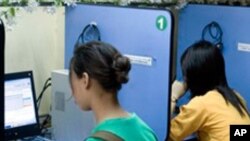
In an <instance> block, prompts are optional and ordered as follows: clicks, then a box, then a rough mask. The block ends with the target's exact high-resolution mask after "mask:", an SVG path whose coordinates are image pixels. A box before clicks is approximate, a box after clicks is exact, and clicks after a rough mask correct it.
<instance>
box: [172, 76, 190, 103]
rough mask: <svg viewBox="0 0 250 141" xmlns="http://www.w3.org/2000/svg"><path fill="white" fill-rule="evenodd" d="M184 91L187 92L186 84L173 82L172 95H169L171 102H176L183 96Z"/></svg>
mask: <svg viewBox="0 0 250 141" xmlns="http://www.w3.org/2000/svg"><path fill="white" fill-rule="evenodd" d="M186 90H187V85H186V83H184V82H181V81H178V80H175V81H174V83H173V84H172V93H171V96H172V97H171V98H172V100H174V101H176V100H178V99H179V98H180V97H182V96H183V95H184V94H185V92H186Z"/></svg>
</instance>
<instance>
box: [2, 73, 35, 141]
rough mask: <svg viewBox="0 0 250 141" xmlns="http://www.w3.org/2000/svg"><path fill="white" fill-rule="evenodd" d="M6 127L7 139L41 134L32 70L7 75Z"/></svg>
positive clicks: (5, 86) (5, 90) (5, 85)
mask: <svg viewBox="0 0 250 141" xmlns="http://www.w3.org/2000/svg"><path fill="white" fill-rule="evenodd" d="M4 88H5V89H4V97H5V104H4V112H5V113H4V129H5V137H6V139H16V138H21V137H26V136H30V135H36V134H39V120H38V114H37V107H36V100H35V99H36V97H35V91H34V84H33V77H32V72H30V71H29V72H18V73H11V74H6V75H5V81H4Z"/></svg>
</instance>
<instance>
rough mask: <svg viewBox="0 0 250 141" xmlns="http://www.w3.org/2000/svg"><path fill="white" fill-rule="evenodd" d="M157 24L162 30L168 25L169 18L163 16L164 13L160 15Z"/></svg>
mask: <svg viewBox="0 0 250 141" xmlns="http://www.w3.org/2000/svg"><path fill="white" fill-rule="evenodd" d="M155 24H156V27H157V29H158V30H160V31H163V30H165V29H166V27H167V19H166V17H165V16H162V15H160V16H158V17H157V19H156V23H155Z"/></svg>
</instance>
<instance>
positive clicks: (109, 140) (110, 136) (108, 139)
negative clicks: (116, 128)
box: [89, 130, 124, 141]
mask: <svg viewBox="0 0 250 141" xmlns="http://www.w3.org/2000/svg"><path fill="white" fill-rule="evenodd" d="M89 138H96V139H102V140H104V141H124V139H122V138H121V137H119V136H117V135H116V134H114V133H111V132H109V131H104V130H102V131H97V132H95V133H94V134H93V135H91V136H90V137H89Z"/></svg>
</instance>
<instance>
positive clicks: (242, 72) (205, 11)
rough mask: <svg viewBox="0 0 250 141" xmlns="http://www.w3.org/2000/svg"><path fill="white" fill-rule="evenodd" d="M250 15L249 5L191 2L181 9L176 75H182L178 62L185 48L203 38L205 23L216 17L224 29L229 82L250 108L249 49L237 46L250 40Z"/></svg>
mask: <svg viewBox="0 0 250 141" xmlns="http://www.w3.org/2000/svg"><path fill="white" fill-rule="evenodd" d="M249 15H250V8H249V7H230V6H211V5H188V6H187V7H186V8H184V9H182V10H181V11H180V13H179V29H178V30H179V35H178V48H179V49H178V55H177V56H178V60H177V61H178V65H177V66H178V68H177V70H178V71H177V75H178V76H177V78H179V79H180V78H181V71H180V63H179V62H180V56H181V54H182V53H183V51H184V49H186V48H187V46H189V45H191V44H192V43H193V42H195V41H197V40H199V39H201V32H202V29H203V27H204V26H205V25H207V24H208V23H210V22H211V21H217V22H218V23H219V24H220V26H221V28H222V30H223V43H224V49H223V55H224V57H225V61H226V72H227V78H228V82H229V85H230V86H231V87H232V88H233V89H235V90H237V91H238V92H239V93H241V95H242V96H243V97H244V98H245V99H246V101H247V102H248V108H249V109H250V95H249V92H250V87H249V81H250V63H249V61H250V52H242V51H238V49H237V45H238V43H239V42H243V43H248V44H250V28H249V25H250V16H249Z"/></svg>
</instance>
